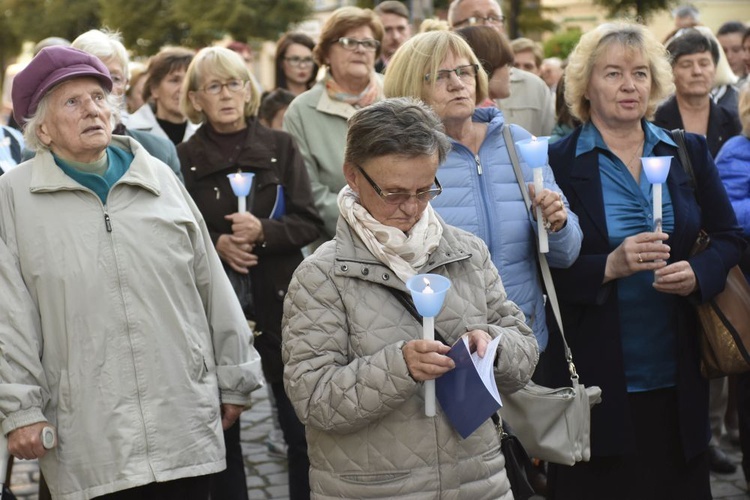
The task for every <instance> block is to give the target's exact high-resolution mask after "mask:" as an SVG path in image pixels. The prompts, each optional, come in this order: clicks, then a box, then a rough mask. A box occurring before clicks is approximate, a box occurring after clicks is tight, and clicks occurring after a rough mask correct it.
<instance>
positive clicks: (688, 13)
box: [672, 5, 701, 30]
mask: <svg viewBox="0 0 750 500" xmlns="http://www.w3.org/2000/svg"><path fill="white" fill-rule="evenodd" d="M672 17H673V18H674V28H675V30H679V29H682V28H694V27H695V26H698V25H699V24H700V23H701V19H700V18H701V15H700V12H699V11H698V9H696V8H695V7H693V6H692V5H680V6H679V7H676V8H675V9H674V10H672Z"/></svg>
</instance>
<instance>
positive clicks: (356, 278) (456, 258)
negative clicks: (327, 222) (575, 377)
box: [283, 98, 538, 500]
mask: <svg viewBox="0 0 750 500" xmlns="http://www.w3.org/2000/svg"><path fill="white" fill-rule="evenodd" d="M449 148H450V142H449V140H448V139H447V137H446V136H445V135H444V134H443V133H442V125H441V124H440V120H439V119H438V118H437V116H436V115H435V114H434V112H432V111H431V110H429V108H427V107H425V106H424V105H423V104H421V103H420V102H418V101H414V100H411V99H405V98H401V99H391V100H387V101H382V102H380V103H377V104H374V105H372V106H369V107H367V108H364V109H362V110H360V111H358V112H357V113H356V114H355V115H354V116H352V118H350V120H349V131H348V135H347V147H346V155H345V164H344V174H345V176H346V180H347V184H348V185H347V186H346V187H345V188H344V189H343V190H342V191H341V192H340V193H339V195H338V205H339V209H340V212H341V217H340V218H339V220H338V226H337V232H336V237H335V239H334V240H333V241H330V242H328V243H326V244H324V245H323V246H321V247H320V248H319V249H318V250H317V251H316V252H315V254H313V255H312V256H311V257H310V258H308V259H307V260H305V261H304V262H303V263H302V264H301V265H300V267H299V268H298V269H297V271H296V273H295V276H294V279H293V280H292V283H291V285H290V287H289V293H288V295H287V298H286V302H285V305H284V328H283V356H284V362H285V368H284V383H285V386H286V390H287V393H288V394H289V398H290V400H291V401H292V403H293V404H294V407H295V410H296V411H297V414H298V415H299V417H300V419H301V420H302V422H303V423H304V424H305V425H306V431H307V439H308V453H309V455H310V465H311V467H310V486H311V489H312V497H313V498H317V499H329V498H390V497H408V498H409V499H425V500H427V499H436V498H440V499H448V498H471V499H472V500H479V499H488V500H489V499H491V500H497V499H504V500H509V499H512V498H513V495H512V493H511V491H510V484H509V482H508V479H507V476H506V474H505V470H504V466H505V459H504V457H503V455H502V453H501V451H500V438H499V436H498V435H497V432H496V430H495V428H494V425H493V423H492V421H491V420H487V421H486V422H484V423H483V424H482V425H481V426H480V427H479V428H478V429H477V430H476V431H474V432H473V433H472V434H471V435H470V436H468V437H467V438H466V439H462V438H461V436H460V435H459V434H458V432H457V431H456V430H454V428H453V427H452V425H451V423H450V422H449V420H448V419H447V417H446V416H445V414H444V413H443V412H442V409H441V408H440V407H439V405H438V409H437V415H436V416H435V417H426V416H425V411H424V407H425V401H424V397H423V391H422V385H423V384H422V383H423V382H424V381H426V380H433V379H437V378H438V377H440V376H442V375H443V374H445V373H447V372H448V371H450V370H451V369H453V366H454V365H453V361H452V360H451V358H449V357H448V356H446V353H447V351H448V350H449V348H448V346H446V345H445V344H443V343H441V342H438V341H426V340H420V339H421V337H422V326H421V324H420V322H418V321H417V320H416V319H415V318H414V317H413V316H412V315H411V314H410V313H409V312H408V311H407V309H406V308H405V306H404V305H403V303H402V302H401V301H400V300H399V299H398V297H397V294H407V291H406V285H405V281H406V280H407V279H408V278H410V277H411V276H414V275H415V274H418V273H436V274H440V275H443V276H445V277H447V278H449V279H450V280H451V281H452V287H451V289H450V291H449V293H448V294H447V296H446V299H445V305H444V308H443V309H442V311H441V312H440V314H439V315H438V316H437V317H436V318H435V326H436V330H438V331H439V332H441V333H442V335H443V336H444V337H445V340H446V341H447V342H448V343H451V344H452V343H454V342H456V341H457V340H458V339H459V338H460V337H461V336H463V335H467V336H468V338H469V342H470V346H471V348H472V349H476V351H477V353H478V354H479V355H480V356H484V355H486V354H487V352H486V351H487V346H488V343H489V342H490V341H491V340H492V339H493V338H495V337H497V336H501V340H500V343H499V346H498V347H497V353H496V354H497V360H496V364H495V370H494V373H495V379H496V381H497V385H498V388H499V390H500V392H502V393H508V392H513V391H515V390H518V389H520V388H521V387H523V386H524V385H525V384H526V382H527V381H528V379H529V377H530V376H531V373H532V372H533V371H534V367H535V365H536V362H537V360H538V349H537V344H536V340H535V339H534V336H533V334H532V332H531V330H530V329H529V328H528V327H527V326H526V324H525V323H524V318H523V313H521V311H520V310H519V309H518V307H517V306H516V305H515V304H514V303H512V302H510V301H508V300H507V296H506V293H505V290H504V288H503V285H502V283H501V280H500V278H499V276H498V273H497V270H496V268H495V267H494V265H493V264H492V262H491V260H490V258H489V253H488V251H487V248H486V246H485V245H484V243H482V241H481V240H480V239H478V238H476V237H475V236H473V235H471V234H469V233H467V232H464V231H462V230H459V229H457V228H454V227H451V226H447V225H445V224H444V223H443V221H442V219H440V217H439V216H438V215H436V214H435V212H434V211H433V209H432V207H431V206H430V204H429V201H430V200H431V199H433V198H434V197H435V196H438V195H439V194H440V193H441V191H442V188H440V184H439V182H438V180H437V179H436V178H435V173H436V172H437V168H438V165H439V164H440V163H441V162H442V161H443V160H444V158H445V156H446V154H447V152H448V149H449Z"/></svg>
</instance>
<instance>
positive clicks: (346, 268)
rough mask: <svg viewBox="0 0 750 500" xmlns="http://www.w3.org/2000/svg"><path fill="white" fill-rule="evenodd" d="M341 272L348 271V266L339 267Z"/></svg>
mask: <svg viewBox="0 0 750 500" xmlns="http://www.w3.org/2000/svg"><path fill="white" fill-rule="evenodd" d="M341 270H342V271H344V272H346V271H348V270H349V266H347V265H346V264H344V265H343V266H341Z"/></svg>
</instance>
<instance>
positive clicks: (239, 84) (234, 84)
mask: <svg viewBox="0 0 750 500" xmlns="http://www.w3.org/2000/svg"><path fill="white" fill-rule="evenodd" d="M247 84H248V82H247V81H245V80H240V79H238V78H233V79H231V80H229V81H228V82H226V83H219V82H213V83H209V84H208V85H206V86H205V87H203V88H202V89H198V90H201V91H203V92H205V93H206V94H210V95H219V94H221V91H222V90H224V87H226V88H228V89H229V91H230V92H232V93H236V92H239V91H240V90H242V89H244V88H245V87H246V86H247Z"/></svg>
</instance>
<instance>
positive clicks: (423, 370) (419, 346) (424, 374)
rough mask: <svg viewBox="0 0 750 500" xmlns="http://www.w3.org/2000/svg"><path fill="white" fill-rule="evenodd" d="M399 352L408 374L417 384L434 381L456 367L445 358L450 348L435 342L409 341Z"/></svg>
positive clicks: (451, 361) (449, 359)
mask: <svg viewBox="0 0 750 500" xmlns="http://www.w3.org/2000/svg"><path fill="white" fill-rule="evenodd" d="M401 350H402V352H403V354H404V360H405V361H406V367H407V368H408V370H409V374H410V375H411V377H412V378H413V379H414V380H416V381H417V382H425V381H427V380H435V379H436V378H438V377H440V376H441V375H443V374H444V373H446V372H449V371H450V370H452V369H453V368H455V366H456V365H455V363H454V362H453V360H452V359H451V358H449V357H448V356H446V354H448V351H450V350H451V348H450V347H449V346H447V345H445V344H443V343H442V342H438V341H437V340H410V341H408V342H407V343H406V344H404V346H403V347H402V349H401Z"/></svg>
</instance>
